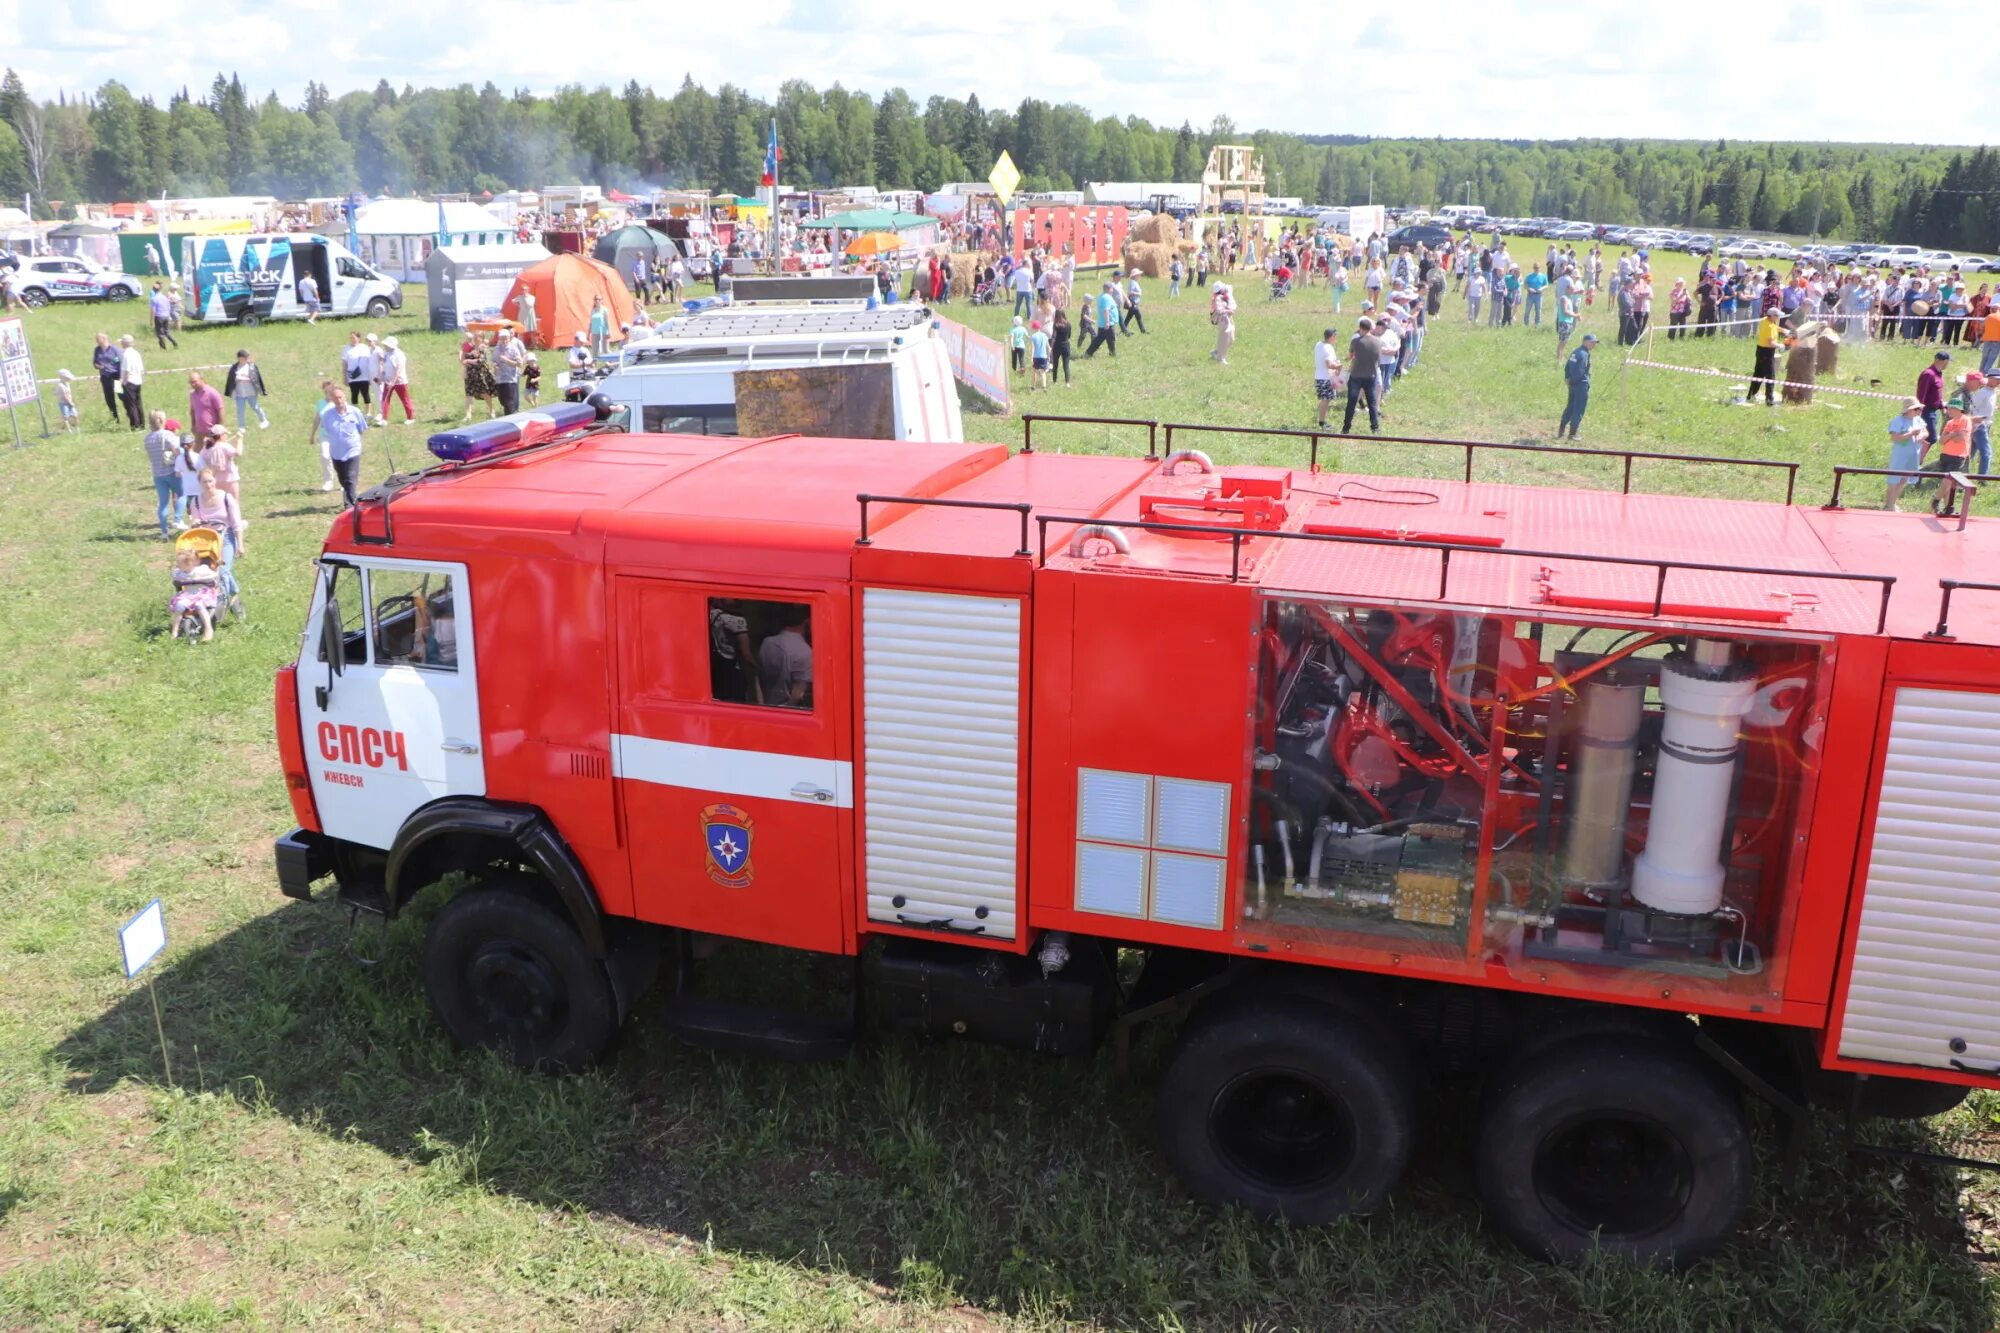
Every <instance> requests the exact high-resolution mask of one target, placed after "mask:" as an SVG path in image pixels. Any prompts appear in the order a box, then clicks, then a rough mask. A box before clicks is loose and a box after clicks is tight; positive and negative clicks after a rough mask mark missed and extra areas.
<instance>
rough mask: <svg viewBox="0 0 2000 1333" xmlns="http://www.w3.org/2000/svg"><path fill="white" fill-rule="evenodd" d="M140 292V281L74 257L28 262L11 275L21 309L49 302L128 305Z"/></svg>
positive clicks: (58, 256) (66, 256)
mask: <svg viewBox="0 0 2000 1333" xmlns="http://www.w3.org/2000/svg"><path fill="white" fill-rule="evenodd" d="M142 290H143V288H142V286H141V284H140V281H139V279H137V278H135V277H133V276H132V275H131V274H129V273H119V272H117V271H116V270H114V269H108V268H105V267H104V266H103V265H102V264H98V263H94V262H92V261H91V260H88V259H80V258H78V257H77V256H75V255H55V256H51V257H49V258H46V259H30V260H28V261H27V262H26V263H24V264H23V265H22V266H21V268H20V269H19V271H17V272H16V273H15V274H14V291H15V293H16V294H17V295H19V296H20V298H21V302H22V304H24V305H27V306H31V307H36V308H39V307H41V306H45V305H47V304H48V303H49V302H51V301H130V300H132V299H133V298H134V297H136V296H138V295H139V294H140V292H141V291H142Z"/></svg>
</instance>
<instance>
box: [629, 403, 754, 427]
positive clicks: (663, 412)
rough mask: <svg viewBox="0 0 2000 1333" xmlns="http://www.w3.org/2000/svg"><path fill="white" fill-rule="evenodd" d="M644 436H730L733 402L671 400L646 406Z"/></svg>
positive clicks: (734, 415)
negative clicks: (670, 401) (713, 402)
mask: <svg viewBox="0 0 2000 1333" xmlns="http://www.w3.org/2000/svg"><path fill="white" fill-rule="evenodd" d="M642 419H643V420H644V422H645V427H644V429H645V433H646V434H648V435H734V434H735V433H736V405H735V404H734V403H716V404H712V405H697V404H692V403H672V404H666V405H658V404H653V405H648V406H647V407H646V409H645V413H644V416H643V418H642Z"/></svg>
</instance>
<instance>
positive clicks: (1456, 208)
mask: <svg viewBox="0 0 2000 1333" xmlns="http://www.w3.org/2000/svg"><path fill="white" fill-rule="evenodd" d="M1486 220H1487V219H1486V205H1484V204H1446V205H1445V206H1444V207H1443V208H1440V209H1439V210H1438V211H1437V221H1438V223H1439V225H1441V226H1446V227H1458V228H1461V229H1463V228H1467V227H1478V226H1480V225H1482V224H1483V223H1485V221H1486Z"/></svg>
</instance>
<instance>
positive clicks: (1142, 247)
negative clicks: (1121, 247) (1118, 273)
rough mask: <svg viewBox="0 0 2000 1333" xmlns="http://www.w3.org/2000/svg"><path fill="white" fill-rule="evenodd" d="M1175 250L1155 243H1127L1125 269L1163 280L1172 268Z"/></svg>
mask: <svg viewBox="0 0 2000 1333" xmlns="http://www.w3.org/2000/svg"><path fill="white" fill-rule="evenodd" d="M1170 220H1171V219H1170ZM1175 249H1176V247H1174V246H1172V245H1163V244H1160V243H1159V242H1157V241H1128V242H1126V244H1125V267H1126V268H1127V269H1135V268H1136V269H1138V270H1139V271H1140V272H1141V273H1143V274H1145V275H1146V276H1147V277H1149V278H1164V277H1166V276H1167V270H1168V269H1169V268H1171V267H1172V266H1173V262H1174V253H1175Z"/></svg>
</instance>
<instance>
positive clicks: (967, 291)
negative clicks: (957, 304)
mask: <svg viewBox="0 0 2000 1333" xmlns="http://www.w3.org/2000/svg"><path fill="white" fill-rule="evenodd" d="M944 262H945V266H946V268H948V269H949V270H950V272H951V294H952V298H953V299H954V300H959V301H970V300H971V299H972V288H973V286H974V284H975V283H977V282H978V281H979V265H980V262H981V256H979V255H977V254H975V253H973V252H972V251H969V250H961V251H958V252H957V253H955V254H947V255H946V256H945V257H944Z"/></svg>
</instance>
